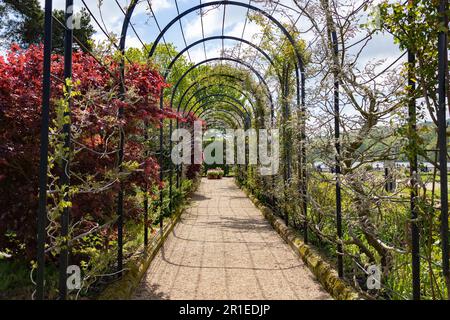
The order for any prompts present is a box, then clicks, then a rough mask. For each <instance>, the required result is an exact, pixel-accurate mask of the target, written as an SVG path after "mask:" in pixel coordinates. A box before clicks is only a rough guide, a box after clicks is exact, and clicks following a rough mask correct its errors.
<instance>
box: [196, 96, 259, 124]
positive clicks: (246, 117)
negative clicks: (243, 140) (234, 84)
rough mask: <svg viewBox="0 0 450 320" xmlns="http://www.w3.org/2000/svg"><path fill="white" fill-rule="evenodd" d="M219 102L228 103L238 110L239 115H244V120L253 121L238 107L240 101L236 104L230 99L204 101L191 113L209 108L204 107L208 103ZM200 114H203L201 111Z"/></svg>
mask: <svg viewBox="0 0 450 320" xmlns="http://www.w3.org/2000/svg"><path fill="white" fill-rule="evenodd" d="M217 103H226V104H228V105H230V106H232V107H233V109H234V110H235V111H236V113H237V114H239V116H240V117H242V119H243V120H246V121H247V122H250V123H251V118H250V116H249V115H248V114H247V115H246V114H245V113H244V112H243V111H242V110H241V109H240V108H239V107H238V106H239V103H238V104H237V105H236V104H234V103H233V102H230V101H227V100H215V101H206V102H205V103H203V104H202V105H200V106H198V107H197V108H196V109H195V110H192V112H191V113H192V114H196V113H197V112H199V111H200V110H201V111H203V110H208V109H204V107H205V106H207V105H209V104H217ZM200 114H202V113H201V112H200ZM200 114H199V115H200ZM243 124H245V123H243Z"/></svg>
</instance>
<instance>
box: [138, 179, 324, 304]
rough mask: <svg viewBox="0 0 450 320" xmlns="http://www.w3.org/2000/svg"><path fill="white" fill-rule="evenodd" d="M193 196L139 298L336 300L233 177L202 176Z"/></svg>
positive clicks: (160, 253) (145, 282) (151, 266)
mask: <svg viewBox="0 0 450 320" xmlns="http://www.w3.org/2000/svg"><path fill="white" fill-rule="evenodd" d="M193 200H194V201H193V203H192V206H191V207H190V208H189V209H188V210H187V211H186V212H185V213H184V214H183V216H182V218H181V221H180V222H179V223H178V225H177V226H176V227H175V228H174V231H173V232H172V234H170V235H169V237H168V238H167V241H166V242H165V244H164V245H163V247H162V248H161V250H160V251H159V253H158V254H157V255H156V257H155V259H154V260H153V262H152V264H151V265H150V268H149V269H148V271H147V273H146V276H145V277H144V279H143V281H142V283H141V285H140V287H139V288H138V290H137V291H136V293H135V295H134V299H144V300H147V299H151V300H154V299H171V300H172V299H175V300H182V299H194V300H204V299H210V300H225V299H226V300H235V299H244V300H255V299H269V300H275V299H280V300H292V299H295V300H318V299H330V296H329V294H328V293H326V291H325V290H324V289H322V287H321V286H320V284H319V283H318V282H317V281H316V280H315V279H314V276H313V275H312V273H311V272H310V271H309V270H308V268H307V267H306V266H305V265H304V263H303V262H302V261H301V260H300V259H299V258H298V257H297V256H296V255H295V253H294V252H293V251H292V249H291V248H290V247H289V246H288V245H287V244H286V243H285V242H284V241H283V240H282V239H281V238H280V237H279V235H278V234H277V233H276V232H275V231H274V230H273V229H272V227H271V226H270V225H269V223H268V222H267V221H266V220H265V219H264V217H263V216H262V215H261V213H260V212H259V211H258V209H257V208H256V207H255V206H254V205H253V203H251V201H250V200H249V199H248V198H247V197H246V195H245V194H244V193H243V192H242V191H241V190H240V189H239V188H238V187H237V186H236V185H235V184H234V181H233V179H223V180H206V179H204V180H203V181H202V183H201V185H200V188H199V190H198V191H197V193H196V194H195V195H194V197H193Z"/></svg>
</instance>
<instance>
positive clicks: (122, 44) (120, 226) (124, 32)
mask: <svg viewBox="0 0 450 320" xmlns="http://www.w3.org/2000/svg"><path fill="white" fill-rule="evenodd" d="M137 2H138V1H137V0H132V1H131V2H130V4H129V5H128V9H127V12H126V14H125V19H124V21H123V25H122V32H121V34H120V42H119V49H120V54H121V58H120V98H121V99H122V100H124V99H125V94H126V88H125V42H126V39H127V31H128V26H129V24H130V19H131V16H132V14H133V11H134V8H135V7H136V5H137ZM118 116H119V120H121V119H123V117H124V110H123V107H120V108H119V115H118ZM119 130H120V142H119V152H118V161H117V165H118V168H119V172H122V170H123V169H122V164H123V158H124V147H125V133H124V131H123V128H122V127H121V126H120V127H119ZM123 198H124V191H123V183H122V182H120V189H119V194H118V196H117V275H118V277H121V276H122V269H123V211H124V207H123Z"/></svg>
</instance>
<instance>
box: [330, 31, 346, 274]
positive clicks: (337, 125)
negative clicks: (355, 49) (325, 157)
mask: <svg viewBox="0 0 450 320" xmlns="http://www.w3.org/2000/svg"><path fill="white" fill-rule="evenodd" d="M331 38H332V45H333V54H334V56H335V59H337V57H338V55H339V44H338V38H337V33H336V30H334V28H333V30H332V31H331ZM337 67H338V66H337V65H334V72H333V73H334V139H335V148H336V168H335V171H336V230H337V237H338V241H339V242H338V244H337V255H338V256H337V259H338V275H339V277H340V278H342V277H344V261H343V248H342V243H341V241H342V196H341V110H340V104H339V89H340V88H339V84H340V83H339V71H338V69H337Z"/></svg>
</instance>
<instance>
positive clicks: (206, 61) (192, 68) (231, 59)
mask: <svg viewBox="0 0 450 320" xmlns="http://www.w3.org/2000/svg"><path fill="white" fill-rule="evenodd" d="M212 61H231V62H236V63H238V64H241V65H243V66H245V67H246V68H248V69H249V70H251V71H252V72H253V73H254V74H255V75H256V76H257V77H258V79H259V81H260V82H262V83H263V84H264V86H266V87H267V88H269V85H268V84H267V82H266V80H264V78H263V77H262V76H261V74H260V73H259V72H258V71H257V70H256V69H255V68H253V67H252V66H251V65H250V64H248V63H246V62H244V61H242V60H239V59H235V58H228V57H216V58H210V59H206V60H203V61H200V62H199V63H197V64H195V65H193V66H192V67H190V68H189V69H188V70H186V71H185V72H184V74H183V75H182V76H181V77H180V78H179V80H178V81H177V83H176V84H175V86H174V88H173V90H172V97H171V100H170V105H171V106H173V100H174V99H175V92H176V91H177V89H178V87H179V86H180V84H181V82H182V81H183V80H184V78H186V77H187V75H188V74H189V73H190V72H192V71H193V70H195V69H196V68H198V67H199V66H201V65H203V64H206V63H208V62H212ZM269 92H270V91H269ZM270 99H271V101H273V99H272V96H271V94H270ZM177 111H180V110H177Z"/></svg>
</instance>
